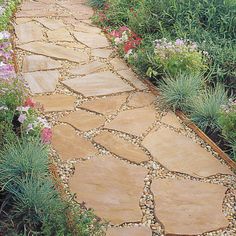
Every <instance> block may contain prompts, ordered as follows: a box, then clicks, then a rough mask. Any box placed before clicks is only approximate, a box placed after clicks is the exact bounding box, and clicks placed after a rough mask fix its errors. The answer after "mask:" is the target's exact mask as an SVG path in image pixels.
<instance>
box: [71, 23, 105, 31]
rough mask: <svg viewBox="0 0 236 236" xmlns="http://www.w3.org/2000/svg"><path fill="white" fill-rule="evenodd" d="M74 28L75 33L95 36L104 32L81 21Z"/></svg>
mask: <svg viewBox="0 0 236 236" xmlns="http://www.w3.org/2000/svg"><path fill="white" fill-rule="evenodd" d="M74 28H75V31H77V32H85V33H94V34H100V33H101V32H102V30H101V29H100V28H98V27H94V26H91V25H89V24H86V23H84V22H81V21H77V23H76V24H75V25H74Z"/></svg>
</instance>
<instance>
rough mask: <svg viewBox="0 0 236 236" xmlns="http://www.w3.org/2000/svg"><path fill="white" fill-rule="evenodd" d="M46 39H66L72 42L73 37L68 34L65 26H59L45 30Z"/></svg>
mask: <svg viewBox="0 0 236 236" xmlns="http://www.w3.org/2000/svg"><path fill="white" fill-rule="evenodd" d="M47 36H48V40H49V41H52V42H58V41H66V42H74V39H73V37H72V36H71V35H70V33H69V31H68V30H67V29H66V28H60V29H56V30H52V31H47Z"/></svg>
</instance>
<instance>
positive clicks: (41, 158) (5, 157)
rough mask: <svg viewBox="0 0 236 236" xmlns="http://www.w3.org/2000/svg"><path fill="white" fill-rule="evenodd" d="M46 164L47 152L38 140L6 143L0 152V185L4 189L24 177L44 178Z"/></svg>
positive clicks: (46, 169) (47, 162)
mask: <svg viewBox="0 0 236 236" xmlns="http://www.w3.org/2000/svg"><path fill="white" fill-rule="evenodd" d="M48 164H49V161H48V150H47V148H46V147H45V146H44V145H43V144H42V143H41V141H40V140H36V139H35V140H33V141H30V142H29V141H28V140H24V139H23V140H22V141H19V140H18V141H16V142H14V143H8V144H7V145H5V147H4V149H3V150H2V151H0V185H1V186H2V187H3V188H4V186H6V185H8V184H14V183H15V182H16V181H18V180H19V179H23V178H26V177H31V176H34V177H36V178H41V177H45V174H46V173H47V171H48Z"/></svg>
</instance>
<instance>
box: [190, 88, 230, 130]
mask: <svg viewBox="0 0 236 236" xmlns="http://www.w3.org/2000/svg"><path fill="white" fill-rule="evenodd" d="M226 103H227V94H226V91H225V88H224V87H223V86H222V85H220V84H217V85H216V87H215V88H211V87H210V88H208V89H205V90H204V91H202V92H201V93H200V94H199V95H198V96H197V97H193V99H192V100H191V104H190V105H191V114H190V116H191V119H192V120H193V121H194V122H195V123H196V124H198V126H199V127H200V128H201V129H202V130H203V131H206V130H207V129H210V130H211V131H212V132H214V131H216V130H218V129H219V125H218V120H219V117H220V109H221V106H222V105H225V104H226Z"/></svg>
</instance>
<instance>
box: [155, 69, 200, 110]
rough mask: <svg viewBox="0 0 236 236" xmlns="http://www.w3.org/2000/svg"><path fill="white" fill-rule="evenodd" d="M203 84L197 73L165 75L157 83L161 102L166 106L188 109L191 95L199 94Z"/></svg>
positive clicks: (175, 108)
mask: <svg viewBox="0 0 236 236" xmlns="http://www.w3.org/2000/svg"><path fill="white" fill-rule="evenodd" d="M203 84H204V80H203V79H202V77H201V76H199V75H186V74H180V75H178V76H177V77H176V78H173V77H166V78H164V79H163V80H162V81H161V82H160V84H159V90H160V93H161V102H162V104H163V105H164V106H165V107H167V108H172V109H174V110H177V109H178V110H182V111H188V110H189V108H190V101H191V100H192V97H196V96H198V95H199V92H200V91H201V90H202V87H203Z"/></svg>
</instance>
